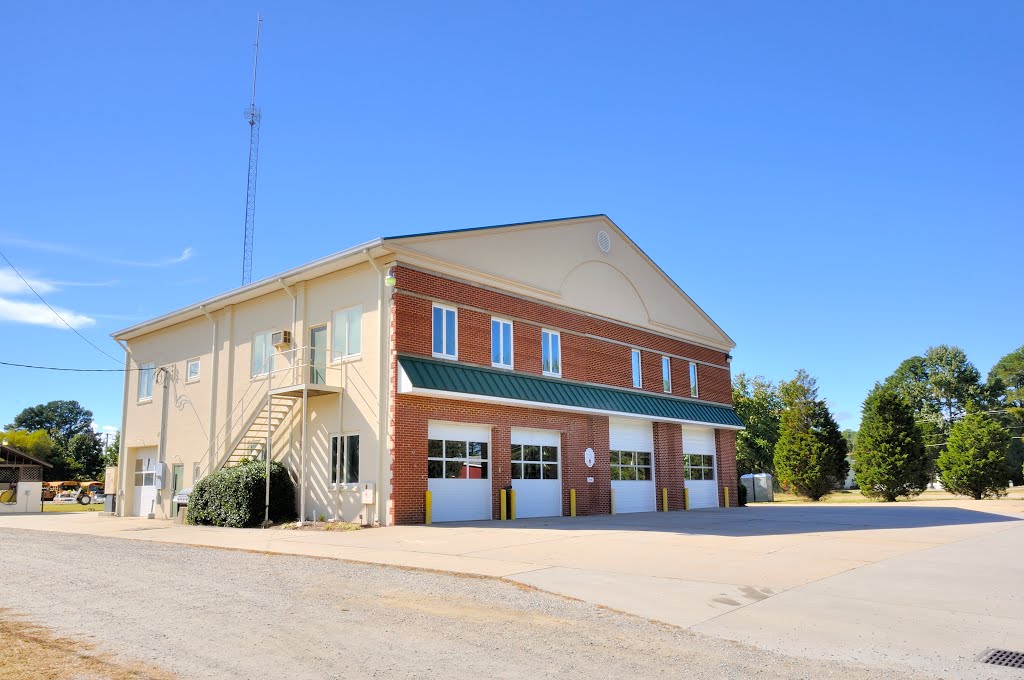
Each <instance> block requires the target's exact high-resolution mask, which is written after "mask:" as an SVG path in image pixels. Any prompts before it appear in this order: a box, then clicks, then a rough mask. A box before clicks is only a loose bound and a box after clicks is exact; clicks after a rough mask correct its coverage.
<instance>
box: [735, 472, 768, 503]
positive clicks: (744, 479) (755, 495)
mask: <svg viewBox="0 0 1024 680" xmlns="http://www.w3.org/2000/svg"><path fill="white" fill-rule="evenodd" d="M740 484H742V485H743V486H745V487H747V502H748V503H761V502H764V501H774V500H775V491H774V489H773V488H772V476H771V475H770V474H768V473H767V472H761V473H759V474H756V475H743V476H741V477H740Z"/></svg>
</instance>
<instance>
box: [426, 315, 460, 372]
mask: <svg viewBox="0 0 1024 680" xmlns="http://www.w3.org/2000/svg"><path fill="white" fill-rule="evenodd" d="M435 309H443V310H445V311H449V312H455V328H454V329H453V330H454V331H455V354H445V353H444V352H443V351H442V352H435V351H434V310H435ZM444 327H445V324H444V321H443V320H442V322H441V331H442V332H444ZM445 339H446V338H441V347H442V348H444V346H445V345H447V344H448V343H447V342H445ZM430 354H431V356H433V357H434V358H435V359H448V360H450V361H458V359H459V308H458V307H452V306H451V305H443V304H441V303H440V302H435V303H433V304H432V305H431V306H430Z"/></svg>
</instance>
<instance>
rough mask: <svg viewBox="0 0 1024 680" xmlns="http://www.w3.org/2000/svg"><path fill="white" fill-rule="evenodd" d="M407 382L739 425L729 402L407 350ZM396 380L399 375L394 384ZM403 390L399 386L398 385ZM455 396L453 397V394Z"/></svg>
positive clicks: (584, 408)
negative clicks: (418, 354)
mask: <svg viewBox="0 0 1024 680" xmlns="http://www.w3.org/2000/svg"><path fill="white" fill-rule="evenodd" d="M398 361H399V365H400V366H401V369H402V371H403V373H404V376H403V377H404V378H406V379H407V381H408V383H411V385H407V386H406V387H411V389H405V390H404V391H407V392H408V391H411V392H413V393H415V392H416V391H422V390H426V391H429V392H435V393H446V394H449V395H466V396H467V397H468V396H475V397H480V398H483V399H485V400H486V399H488V398H490V399H493V400H495V401H500V402H524V403H523V406H524V407H525V408H530V407H534V408H537V407H542V408H544V407H546V408H560V409H565V410H575V411H580V412H590V413H604V414H608V415H623V416H632V417H640V418H646V419H650V420H661V421H666V422H680V423H694V424H702V425H711V426H717V427H723V428H727V429H734V430H735V429H743V422H742V421H741V420H740V419H739V417H738V416H737V415H736V413H735V411H733V410H732V407H730V406H726V405H724V404H723V405H719V404H711V403H708V402H701V401H694V400H691V399H682V398H679V397H670V396H664V395H658V394H652V393H650V392H641V391H638V390H623V389H618V388H614V387H603V386H600V385H590V384H586V383H578V382H571V381H568V380H561V379H557V378H543V377H540V376H535V375H526V374H523V373H517V372H512V371H506V370H501V369H493V368H483V367H480V366H467V365H466V364H457V363H452V362H450V361H441V360H436V359H425V358H422V357H414V356H409V355H400V356H399V357H398ZM401 382H402V379H401V378H400V383H401ZM399 389H400V390H403V385H401V384H400V385H399ZM453 398H459V397H453Z"/></svg>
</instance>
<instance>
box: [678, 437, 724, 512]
mask: <svg viewBox="0 0 1024 680" xmlns="http://www.w3.org/2000/svg"><path fill="white" fill-rule="evenodd" d="M716 458H717V456H716V455H715V431H714V429H712V428H710V427H684V428H683V466H684V469H683V477H684V479H685V480H686V481H684V482H683V484H684V485H685V486H686V488H687V489H688V490H689V491H688V493H689V496H690V507H691V508H717V507H718V481H717V479H718V467H717V461H716Z"/></svg>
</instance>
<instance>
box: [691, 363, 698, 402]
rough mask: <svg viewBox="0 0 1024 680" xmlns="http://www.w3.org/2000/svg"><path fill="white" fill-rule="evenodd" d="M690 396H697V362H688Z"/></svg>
mask: <svg viewBox="0 0 1024 680" xmlns="http://www.w3.org/2000/svg"><path fill="white" fill-rule="evenodd" d="M690 396H691V397H696V396H697V364H695V363H693V362H692V361H691V362H690Z"/></svg>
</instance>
